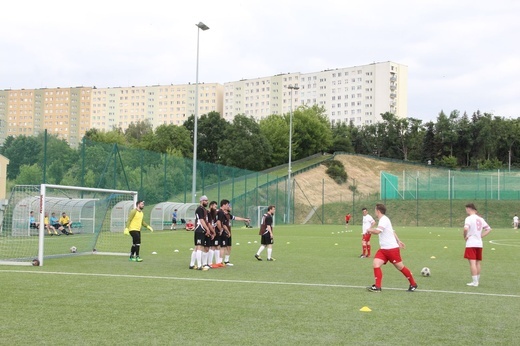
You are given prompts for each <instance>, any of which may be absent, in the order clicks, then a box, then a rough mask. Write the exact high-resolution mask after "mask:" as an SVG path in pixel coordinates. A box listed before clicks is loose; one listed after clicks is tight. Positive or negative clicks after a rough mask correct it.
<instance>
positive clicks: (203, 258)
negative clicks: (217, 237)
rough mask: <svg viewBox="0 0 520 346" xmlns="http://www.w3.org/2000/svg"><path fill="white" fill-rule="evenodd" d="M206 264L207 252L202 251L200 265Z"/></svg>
mask: <svg viewBox="0 0 520 346" xmlns="http://www.w3.org/2000/svg"><path fill="white" fill-rule="evenodd" d="M207 264H208V253H207V252H205V251H202V265H203V266H205V265H207Z"/></svg>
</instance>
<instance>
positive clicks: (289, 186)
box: [287, 84, 300, 223]
mask: <svg viewBox="0 0 520 346" xmlns="http://www.w3.org/2000/svg"><path fill="white" fill-rule="evenodd" d="M288 88H289V90H290V91H289V93H290V94H291V109H290V111H289V169H288V170H287V223H290V222H291V196H292V180H291V173H292V171H291V164H292V118H293V90H298V89H300V87H299V86H297V85H292V84H291V85H289V86H288Z"/></svg>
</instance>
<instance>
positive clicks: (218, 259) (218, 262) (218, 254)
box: [215, 249, 222, 264]
mask: <svg viewBox="0 0 520 346" xmlns="http://www.w3.org/2000/svg"><path fill="white" fill-rule="evenodd" d="M215 263H217V264H220V263H222V259H221V258H220V249H218V250H215Z"/></svg>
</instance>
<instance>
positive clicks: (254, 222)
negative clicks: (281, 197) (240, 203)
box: [248, 205, 274, 228]
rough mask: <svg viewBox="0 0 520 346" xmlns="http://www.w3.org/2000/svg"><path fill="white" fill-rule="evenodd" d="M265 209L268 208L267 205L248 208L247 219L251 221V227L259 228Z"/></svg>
mask: <svg viewBox="0 0 520 346" xmlns="http://www.w3.org/2000/svg"><path fill="white" fill-rule="evenodd" d="M267 208H269V206H267V205H255V206H253V207H249V208H248V217H249V218H250V219H251V226H254V227H258V228H260V224H261V223H262V216H264V214H265V213H267ZM273 221H274V220H273Z"/></svg>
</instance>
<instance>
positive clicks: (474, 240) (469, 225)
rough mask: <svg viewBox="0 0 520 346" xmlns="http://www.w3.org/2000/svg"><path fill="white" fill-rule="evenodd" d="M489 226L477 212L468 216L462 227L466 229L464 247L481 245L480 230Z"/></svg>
mask: <svg viewBox="0 0 520 346" xmlns="http://www.w3.org/2000/svg"><path fill="white" fill-rule="evenodd" d="M489 228H490V227H489V225H488V224H487V222H486V220H484V219H483V218H481V217H480V216H478V215H477V214H473V215H470V216H468V217H467V218H466V220H465V221H464V229H467V230H468V233H467V238H468V240H466V247H482V230H483V229H484V230H486V229H489Z"/></svg>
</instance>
